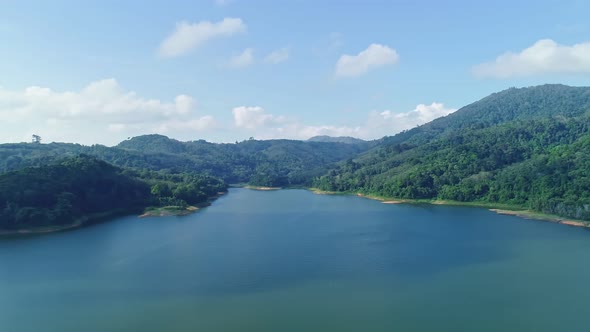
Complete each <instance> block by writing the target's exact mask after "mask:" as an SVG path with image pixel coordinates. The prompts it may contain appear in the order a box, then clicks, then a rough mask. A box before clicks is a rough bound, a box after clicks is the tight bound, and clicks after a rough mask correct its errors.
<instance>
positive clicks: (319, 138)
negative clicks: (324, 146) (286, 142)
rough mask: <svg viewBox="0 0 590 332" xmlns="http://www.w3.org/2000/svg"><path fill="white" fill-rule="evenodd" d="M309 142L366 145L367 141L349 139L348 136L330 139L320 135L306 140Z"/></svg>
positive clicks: (330, 137)
mask: <svg viewBox="0 0 590 332" xmlns="http://www.w3.org/2000/svg"><path fill="white" fill-rule="evenodd" d="M308 141H309V142H332V143H334V142H336V143H346V144H367V141H365V140H362V139H360V138H354V137H350V136H338V137H332V136H326V135H320V136H314V137H311V138H309V139H308Z"/></svg>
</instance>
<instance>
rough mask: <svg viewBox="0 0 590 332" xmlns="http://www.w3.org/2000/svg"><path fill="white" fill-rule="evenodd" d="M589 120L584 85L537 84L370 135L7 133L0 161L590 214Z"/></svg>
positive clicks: (10, 165) (0, 164)
mask: <svg viewBox="0 0 590 332" xmlns="http://www.w3.org/2000/svg"><path fill="white" fill-rule="evenodd" d="M589 129H590V88H587V87H569V86H564V85H542V86H536V87H529V88H520V89H517V88H510V89H508V90H504V91H501V92H498V93H494V94H492V95H490V96H488V97H486V98H483V99H482V100H480V101H477V102H474V103H472V104H470V105H467V106H465V107H463V108H461V109H459V110H458V111H456V112H455V113H452V114H450V115H448V116H446V117H442V118H439V119H436V120H434V121H432V122H430V123H427V124H424V125H422V126H419V127H416V128H414V129H411V130H407V131H404V132H401V133H399V134H397V135H394V136H388V137H384V138H382V139H379V140H375V141H363V140H360V139H356V138H352V137H329V136H316V137H312V138H310V139H309V140H307V141H296V140H267V141H260V140H253V139H252V140H246V141H243V142H239V143H235V144H234V143H232V144H217V143H209V142H206V141H203V140H198V141H192V142H180V141H177V140H174V139H170V138H168V137H166V136H162V135H144V136H139V137H134V138H132V139H129V140H126V141H124V142H121V143H120V144H119V145H117V146H115V147H105V146H101V145H94V146H81V145H78V144H67V143H52V144H31V143H22V144H3V145H0V172H7V171H11V170H19V169H23V168H24V167H29V166H32V167H44V166H45V165H48V164H50V163H53V162H56V161H59V160H61V159H63V158H73V157H76V156H78V155H79V154H81V153H82V154H87V155H90V156H93V157H94V158H98V159H100V160H104V161H106V162H108V163H111V164H114V165H116V166H119V167H122V168H123V169H124V170H125V169H129V170H133V171H134V172H139V174H142V173H141V172H150V171H158V172H164V173H165V174H179V173H182V174H199V175H203V176H213V177H216V178H219V179H222V180H223V181H225V182H226V183H249V184H252V185H260V186H306V187H309V186H314V187H318V188H320V189H323V190H329V191H341V192H353V193H364V194H372V195H378V196H383V197H391V198H404V199H421V200H435V199H436V200H452V201H459V202H476V203H482V204H492V205H493V204H501V205H507V206H511V207H515V208H527V209H532V210H536V211H542V212H546V213H553V214H558V215H561V216H565V217H570V218H577V219H586V220H590V134H589ZM123 172H124V171H123ZM173 198H174V197H173ZM2 204H3V203H2V202H0V206H4V205H2Z"/></svg>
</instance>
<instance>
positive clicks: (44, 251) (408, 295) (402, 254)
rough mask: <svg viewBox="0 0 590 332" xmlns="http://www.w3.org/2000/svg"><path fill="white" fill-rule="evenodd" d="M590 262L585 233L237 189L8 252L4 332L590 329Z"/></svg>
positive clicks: (3, 259) (3, 265)
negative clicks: (179, 209)
mask: <svg viewBox="0 0 590 332" xmlns="http://www.w3.org/2000/svg"><path fill="white" fill-rule="evenodd" d="M589 262H590V232H588V231H587V230H585V229H580V228H574V227H568V226H564V225H558V224H553V223H547V222H538V221H531V220H524V219H520V218H517V217H512V216H502V215H497V214H495V213H492V212H489V211H487V210H485V209H478V208H469V207H450V206H433V205H387V204H381V203H380V202H377V201H373V200H368V199H364V198H358V197H354V196H325V195H315V194H312V193H310V192H308V191H305V190H281V191H268V192H265V191H253V190H247V189H231V190H230V192H229V194H228V195H225V196H223V197H221V198H220V199H218V200H217V201H215V202H214V203H213V205H211V206H210V207H208V208H206V209H204V210H202V211H199V212H197V213H195V214H193V215H190V216H185V217H164V218H145V219H140V218H137V217H135V216H131V217H125V218H119V219H117V220H114V221H111V222H107V223H102V224H98V225H94V226H91V227H87V228H84V229H80V230H76V231H71V232H64V233H56V234H50V235H45V236H36V237H28V238H18V239H3V240H0V331H3V332H20V331H27V332H28V331H31V332H33V331H34V332H38V331H60V332H61V331H86V332H89V331H221V332H223V331H256V332H262V331H273V332H277V331H322V332H325V331H519V332H521V331H552V332H553V331H588V328H589V327H588V325H589V323H588V322H587V317H588V314H590V305H589V302H590V287H588V283H589V282H590V264H589Z"/></svg>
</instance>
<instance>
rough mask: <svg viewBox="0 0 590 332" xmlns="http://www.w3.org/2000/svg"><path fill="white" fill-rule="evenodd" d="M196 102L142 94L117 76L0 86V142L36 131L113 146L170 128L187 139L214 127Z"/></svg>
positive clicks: (55, 137) (48, 136)
mask: <svg viewBox="0 0 590 332" xmlns="http://www.w3.org/2000/svg"><path fill="white" fill-rule="evenodd" d="M195 110H196V102H195V100H194V99H193V98H192V97H190V96H187V95H179V96H177V97H176V98H174V100H173V101H171V102H163V101H160V100H158V99H150V98H144V97H141V96H138V95H137V94H136V93H135V92H133V91H126V90H125V89H123V88H122V87H121V86H120V85H119V83H118V82H117V81H116V80H115V79H105V80H100V81H96V82H92V83H90V84H88V85H87V86H86V87H84V88H82V89H81V90H80V91H75V92H73V91H66V92H58V91H53V90H51V89H49V88H45V87H38V86H32V87H28V88H26V89H24V90H22V91H11V90H8V89H4V88H0V121H1V122H2V123H3V124H6V126H3V130H2V131H1V132H0V141H4V142H6V141H13V142H14V141H21V140H26V138H28V136H30V135H31V134H33V133H37V134H39V135H41V136H44V137H46V139H47V140H48V141H67V142H79V143H85V144H93V143H102V144H115V143H117V142H119V141H121V140H122V139H124V138H127V136H133V135H139V134H146V133H153V132H161V133H165V132H171V133H174V134H178V135H185V136H188V137H194V136H196V134H197V132H199V131H203V130H207V129H211V128H215V126H216V122H215V120H214V119H213V118H212V117H211V116H208V115H205V116H199V115H197V114H196V112H195Z"/></svg>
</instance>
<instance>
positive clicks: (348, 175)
mask: <svg viewBox="0 0 590 332" xmlns="http://www.w3.org/2000/svg"><path fill="white" fill-rule="evenodd" d="M589 127H590V88H572V87H566V86H562V85H544V86H538V87H532V88H523V89H514V88H512V89H508V90H505V91H503V92H500V93H496V94H493V95H491V96H489V97H487V98H484V99H483V100H481V101H479V102H476V103H473V104H471V105H468V106H466V107H464V108H462V109H460V110H458V111H457V112H456V113H454V114H451V115H449V116H447V117H445V118H440V119H437V120H434V121H432V122H430V123H428V124H425V125H423V126H420V127H417V128H415V129H412V130H409V131H406V132H403V133H400V134H399V135H396V136H393V137H387V138H384V139H383V143H382V144H380V145H379V146H377V147H376V148H374V149H372V150H371V151H369V152H367V153H364V154H362V155H360V156H358V157H356V158H351V159H349V160H347V161H345V162H342V163H340V164H339V165H338V166H336V167H334V168H332V169H331V170H330V171H328V173H327V174H325V175H323V176H321V177H317V178H315V180H314V186H315V187H318V188H320V189H322V190H330V191H343V192H360V193H364V194H372V195H379V196H385V197H391V198H406V199H437V200H453V201H459V202H483V203H500V204H507V205H511V206H514V207H515V208H524V209H531V210H535V211H540V212H544V213H549V214H556V215H560V216H564V217H569V218H575V219H585V220H590V197H589V188H590V158H589V157H588V156H589V155H590V144H589V143H590V133H589Z"/></svg>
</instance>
